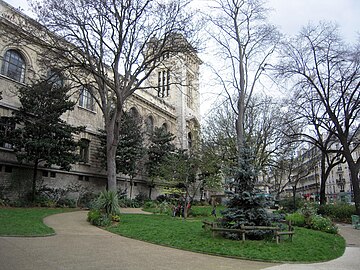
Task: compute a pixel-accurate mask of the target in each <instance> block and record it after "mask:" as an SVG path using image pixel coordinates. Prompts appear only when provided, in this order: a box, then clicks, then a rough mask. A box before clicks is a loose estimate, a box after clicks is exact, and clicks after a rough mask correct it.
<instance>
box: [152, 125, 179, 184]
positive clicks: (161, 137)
mask: <svg viewBox="0 0 360 270" xmlns="http://www.w3.org/2000/svg"><path fill="white" fill-rule="evenodd" d="M174 138H175V136H174V135H173V134H171V133H170V132H167V131H166V130H165V129H164V128H158V127H155V130H154V132H153V133H152V134H151V136H150V145H149V148H148V151H147V153H148V161H147V163H146V169H147V173H148V176H149V177H150V178H156V177H159V176H162V173H161V170H160V168H161V167H162V165H163V163H164V162H165V160H166V158H167V156H168V155H169V154H170V153H171V152H173V151H175V145H174V143H173V140H174Z"/></svg>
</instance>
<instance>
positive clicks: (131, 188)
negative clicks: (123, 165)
mask: <svg viewBox="0 0 360 270" xmlns="http://www.w3.org/2000/svg"><path fill="white" fill-rule="evenodd" d="M133 185H134V182H133V179H132V177H130V200H131V199H132V190H133Z"/></svg>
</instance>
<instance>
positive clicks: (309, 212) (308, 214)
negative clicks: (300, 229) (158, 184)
mask: <svg viewBox="0 0 360 270" xmlns="http://www.w3.org/2000/svg"><path fill="white" fill-rule="evenodd" d="M300 212H301V213H302V214H303V216H304V221H305V226H306V227H311V221H312V218H313V217H314V216H315V215H316V212H317V210H316V209H315V207H314V206H313V205H312V204H308V203H305V204H304V206H303V207H302V208H301V209H300Z"/></svg>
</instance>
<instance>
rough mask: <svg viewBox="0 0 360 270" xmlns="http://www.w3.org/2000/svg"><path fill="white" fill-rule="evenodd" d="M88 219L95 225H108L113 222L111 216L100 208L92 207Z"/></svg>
mask: <svg viewBox="0 0 360 270" xmlns="http://www.w3.org/2000/svg"><path fill="white" fill-rule="evenodd" d="M88 221H89V222H90V223H91V224H92V225H95V226H101V227H106V226H109V225H110V224H111V221H112V219H111V217H110V216H109V215H107V214H106V213H102V212H101V211H100V210H99V209H92V210H90V211H89V213H88Z"/></svg>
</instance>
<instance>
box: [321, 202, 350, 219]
mask: <svg viewBox="0 0 360 270" xmlns="http://www.w3.org/2000/svg"><path fill="white" fill-rule="evenodd" d="M318 213H319V214H321V215H323V216H327V217H330V218H331V219H333V220H336V221H339V222H347V223H351V215H355V213H356V210H355V205H349V204H346V203H338V204H327V205H321V206H320V207H319V210H318Z"/></svg>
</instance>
